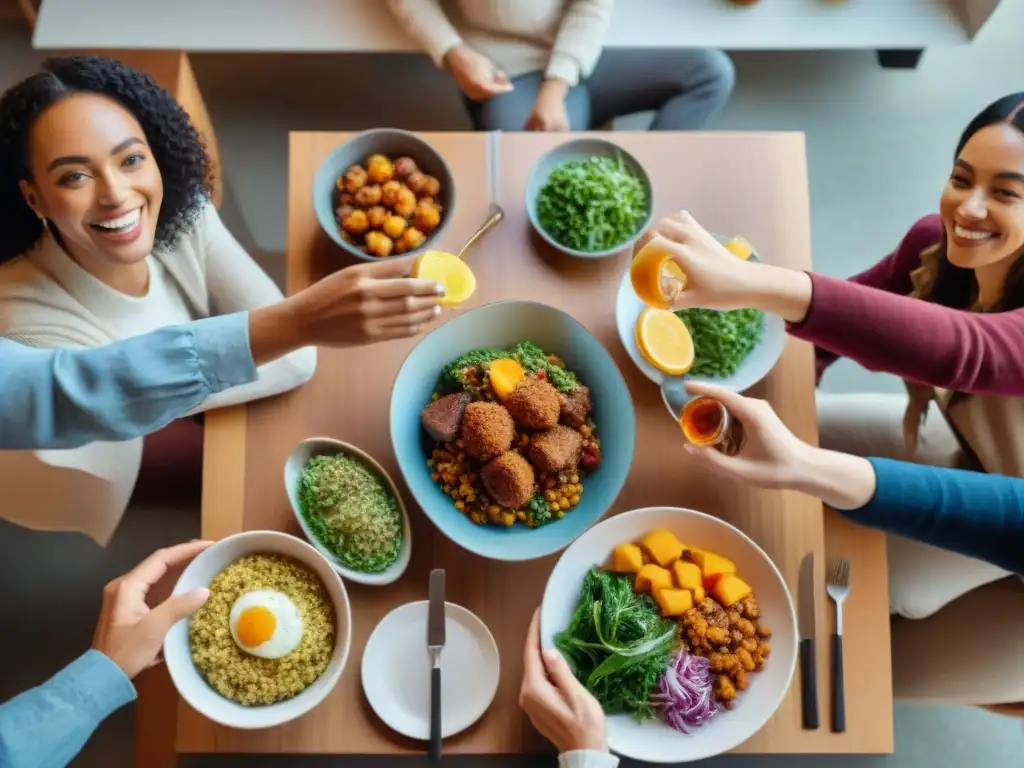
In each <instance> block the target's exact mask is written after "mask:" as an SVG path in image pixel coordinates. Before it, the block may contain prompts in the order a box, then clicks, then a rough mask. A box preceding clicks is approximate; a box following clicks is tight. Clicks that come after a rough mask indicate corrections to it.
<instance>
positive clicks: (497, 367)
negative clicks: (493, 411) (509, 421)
mask: <svg viewBox="0 0 1024 768" xmlns="http://www.w3.org/2000/svg"><path fill="white" fill-rule="evenodd" d="M488 375H489V378H490V381H491V389H492V390H494V394H495V395H497V396H498V399H499V400H505V399H506V398H508V396H509V395H511V394H512V390H514V389H515V388H516V387H517V386H519V382H521V381H522V380H523V379H524V378H525V377H526V371H525V370H523V366H521V365H520V364H519V363H518V362H517V361H515V360H512V359H511V358H501V359H499V360H495V361H493V362H492V363H491V367H490V370H489V372H488Z"/></svg>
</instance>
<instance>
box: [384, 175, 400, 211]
mask: <svg viewBox="0 0 1024 768" xmlns="http://www.w3.org/2000/svg"><path fill="white" fill-rule="evenodd" d="M403 189H405V185H404V184H403V183H402V182H400V181H389V182H386V183H385V184H382V185H381V187H380V191H381V198H380V201H381V204H382V205H386V206H387V207H388V208H394V206H395V203H396V202H398V193H399V192H401V191H402V190H403Z"/></svg>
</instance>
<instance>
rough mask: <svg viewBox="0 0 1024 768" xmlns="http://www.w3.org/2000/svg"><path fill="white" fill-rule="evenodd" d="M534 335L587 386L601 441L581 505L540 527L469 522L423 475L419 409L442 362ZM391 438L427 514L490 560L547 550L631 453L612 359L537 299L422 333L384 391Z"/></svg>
mask: <svg viewBox="0 0 1024 768" xmlns="http://www.w3.org/2000/svg"><path fill="white" fill-rule="evenodd" d="M521 341H533V342H535V343H536V344H539V345H540V346H541V347H542V348H543V349H544V350H545V351H547V352H549V353H552V354H556V355H558V356H559V357H561V358H562V359H563V360H564V361H565V364H566V367H567V368H569V369H570V370H573V371H575V372H576V373H577V374H578V375H579V377H580V379H581V381H582V382H583V383H584V384H586V385H587V386H588V387H590V389H591V394H592V398H593V404H594V413H593V417H594V420H595V422H596V424H597V434H598V436H599V437H600V439H601V449H602V463H601V466H600V467H599V468H598V469H597V470H596V471H595V472H594V473H593V474H592V475H590V476H589V477H587V478H586V481H585V493H584V494H583V497H582V499H581V501H580V503H579V504H578V505H577V506H576V507H574V508H573V509H572V510H571V511H569V512H568V513H567V514H566V516H565V517H564V518H562V519H561V520H555V521H552V522H550V523H548V524H547V525H544V526H542V527H539V528H533V529H530V528H527V527H525V526H523V525H515V526H513V527H511V528H504V527H497V526H490V525H476V524H474V523H473V522H472V521H471V520H470V519H469V518H468V517H466V516H465V515H464V514H462V513H460V512H459V511H457V510H456V509H455V508H454V506H453V504H452V499H451V498H450V497H448V496H446V495H445V494H444V493H443V492H442V490H441V489H440V488H439V487H438V486H437V484H436V483H435V482H434V481H433V480H432V479H431V476H430V474H431V470H430V469H429V468H428V467H427V464H426V461H427V458H428V455H427V452H426V450H425V443H424V439H423V433H422V428H421V424H420V411H421V409H422V408H423V407H424V406H425V405H427V404H428V403H429V402H430V397H431V394H432V393H433V391H434V388H435V386H436V384H437V381H438V377H439V376H440V374H441V371H442V369H443V368H444V366H445V365H447V364H448V363H449V362H451V361H452V360H454V359H455V358H457V357H458V356H459V355H462V354H464V353H466V352H469V351H471V350H474V349H479V348H482V347H498V348H505V347H511V346H513V345H514V344H517V343H519V342H521ZM390 425H391V442H392V445H393V446H394V449H395V455H396V457H397V459H398V466H399V468H400V469H401V471H402V475H403V477H404V478H405V482H406V484H407V485H408V486H409V490H410V491H411V492H412V495H413V497H414V498H415V499H416V501H417V502H418V503H419V505H420V507H422V508H423V511H424V512H425V513H426V515H427V517H429V518H430V519H431V521H432V522H433V523H434V525H436V526H437V527H438V529H439V530H440V531H441V532H442V533H444V534H445V535H446V536H447V537H448V538H450V539H451V540H452V541H454V542H455V543H456V544H458V545H459V546H461V547H463V548H465V549H467V550H469V551H470V552H475V553H476V554H478V555H481V556H483V557H486V558H490V559H492V560H531V559H534V558H538V557H543V556H545V555H549V554H551V553H552V552H557V551H558V550H560V549H562V548H563V547H565V546H566V545H567V544H568V543H569V542H571V541H572V540H573V539H575V538H576V537H577V536H579V535H580V534H581V533H583V532H584V531H585V530H587V529H588V528H589V527H590V526H592V525H593V524H594V523H596V522H597V521H598V520H600V519H601V517H602V516H603V515H604V514H605V512H607V511H608V509H609V507H611V505H612V504H613V503H614V501H615V499H616V497H617V496H618V495H619V491H620V490H622V486H623V484H624V483H625V481H626V475H627V474H628V473H629V468H630V465H631V463H632V461H633V444H634V441H635V438H636V421H635V417H634V413H633V401H632V398H631V397H630V394H629V390H628V389H627V387H626V382H625V380H624V379H623V378H622V374H621V373H619V370H618V368H617V367H616V366H615V362H614V361H613V360H612V358H611V356H610V355H609V354H608V352H607V350H605V348H604V347H603V346H602V345H601V343H600V342H599V341H598V340H597V339H595V338H594V337H593V336H592V335H591V334H590V332H589V331H587V329H586V328H584V327H583V326H582V325H580V323H578V322H577V321H576V320H574V319H573V318H572V317H570V316H569V315H567V314H566V313H564V312H562V311H560V310H557V309H555V308H553V307H549V306H546V305H544V304H538V303H534V302H528V301H505V302H499V303H496V304H488V305H485V306H482V307H478V308H476V309H473V310H470V311H468V312H465V313H464V314H461V315H459V316H457V317H455V318H454V319H452V320H450V321H448V322H447V323H445V324H444V325H442V326H441V327H440V328H438V329H437V330H435V331H434V332H433V333H431V334H429V335H428V336H426V337H424V338H423V339H422V340H421V341H420V342H419V344H417V345H416V347H415V348H414V349H413V350H412V352H411V353H410V354H409V356H408V357H407V358H406V360H405V362H404V363H403V364H402V367H401V368H400V369H399V371H398V376H397V377H396V379H395V384H394V388H393V390H392V393H391V415H390Z"/></svg>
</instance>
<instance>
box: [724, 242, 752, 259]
mask: <svg viewBox="0 0 1024 768" xmlns="http://www.w3.org/2000/svg"><path fill="white" fill-rule="evenodd" d="M725 249H726V250H727V251H729V253H731V254H732V255H733V256H735V257H736V258H739V259H743V260H744V261H747V260H748V259H749V258H750V257H751V256H753V255H754V246H752V245H751V244H750V243H748V242H747V241H746V240H744V239H743V238H742V237H734V238H733V239H732V240H729V241H728V242H727V243H726V244H725Z"/></svg>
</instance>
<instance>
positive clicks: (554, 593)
mask: <svg viewBox="0 0 1024 768" xmlns="http://www.w3.org/2000/svg"><path fill="white" fill-rule="evenodd" d="M655 528H666V529H668V530H670V531H672V532H673V533H674V534H675V535H676V536H677V537H679V540H680V541H682V542H684V543H686V544H688V545H690V546H693V547H700V548H705V549H708V550H711V551H712V552H716V553H718V554H721V555H722V556H724V557H727V558H729V559H730V560H732V561H733V562H734V563H736V566H737V568H738V570H739V575H740V577H741V578H743V579H745V580H746V581H747V582H748V583H749V584H750V585H751V586H752V587H753V588H754V596H755V597H756V598H757V602H758V605H759V606H760V608H761V616H762V617H763V620H764V623H765V624H766V625H767V626H768V627H769V628H770V629H771V630H772V638H771V646H772V653H771V656H770V657H769V658H768V663H767V664H766V665H765V667H764V669H762V670H761V671H760V672H758V673H756V674H752V675H751V676H750V687H749V688H747V690H745V691H743V692H742V693H741V694H740V696H739V698H738V699H737V702H736V706H735V707H734V708H733V709H732V710H729V711H722V712H720V713H719V714H718V715H716V716H715V717H714V718H712V719H711V721H710V722H708V723H706V724H705V725H704V726H703V727H701V728H698V729H695V730H694V731H693V732H692V733H691V734H690V735H686V734H684V733H680V732H679V731H676V730H674V729H672V728H670V727H669V726H667V725H665V724H664V723H661V722H660V721H652V722H647V723H643V724H641V723H637V722H636V721H635V720H633V718H632V717H630V716H629V715H613V716H610V717H609V718H608V746H609V747H610V748H611V749H612V750H613V751H614V752H617V753H618V754H620V755H623V756H625V757H630V758H633V759H635V760H644V761H647V762H650V763H685V762H690V761H693V760H703V759H705V758H708V757H713V756H715V755H719V754H721V753H723V752H727V751H729V750H730V749H733V748H735V747H737V746H739V745H740V744H742V743H743V742H744V741H746V740H747V739H749V738H750V737H751V736H753V735H754V734H755V733H757V732H758V731H759V730H761V728H762V726H764V724H765V723H766V722H768V719H769V718H770V717H771V716H772V715H773V714H774V713H775V710H777V709H778V708H779V705H780V704H781V703H782V700H783V698H784V697H785V695H786V692H787V691H788V690H789V687H790V684H791V682H792V680H793V670H794V669H795V668H796V657H797V628H796V613H795V611H794V610H793V601H792V599H791V598H790V595H789V590H788V588H787V587H786V582H785V581H784V580H783V578H782V575H781V574H780V573H779V571H778V569H777V568H776V567H775V565H774V563H772V561H771V559H770V558H769V557H768V555H767V554H766V553H765V551H764V550H763V549H761V548H760V547H759V546H757V544H755V543H754V542H753V541H752V540H751V539H750V538H749V537H747V536H746V535H745V534H744V533H743V532H742V531H740V530H739V529H738V528H735V527H733V526H731V525H729V524H728V523H726V522H725V521H724V520H719V519H718V518H717V517H712V516H711V515H706V514H704V513H702V512H695V511H694V510H692V509H682V508H677V507H650V508H647V509H637V510H634V511H632V512H624V513H622V514H620V515H615V516H614V517H610V518H608V519H606V520H604V521H603V522H601V523H598V524H597V525H596V526H594V527H593V528H591V529H590V530H589V531H587V532H586V533H585V534H583V535H582V536H580V537H579V538H578V539H576V541H574V542H573V543H572V544H571V545H570V546H569V548H568V549H566V550H565V552H563V553H562V556H561V558H559V560H558V563H557V564H556V565H555V568H554V570H553V571H552V572H551V576H550V578H549V579H548V584H547V587H545V589H544V602H543V604H542V605H541V613H540V630H541V643H542V645H543V646H544V647H545V648H553V647H554V638H555V635H556V634H558V633H559V632H561V631H562V630H564V629H565V628H566V627H567V626H568V625H569V620H570V619H571V618H572V615H573V612H574V611H575V610H576V605H577V603H578V602H579V596H580V588H581V587H582V586H583V578H584V576H586V574H587V571H589V570H590V569H591V567H593V566H595V565H598V566H600V565H603V564H604V563H605V562H607V561H608V558H609V557H610V556H611V553H612V550H613V549H614V548H615V546H616V545H618V544H621V543H622V542H624V541H638V540H639V539H640V538H642V537H643V535H644V534H645V533H647V532H648V531H652V530H654V529H655Z"/></svg>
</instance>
